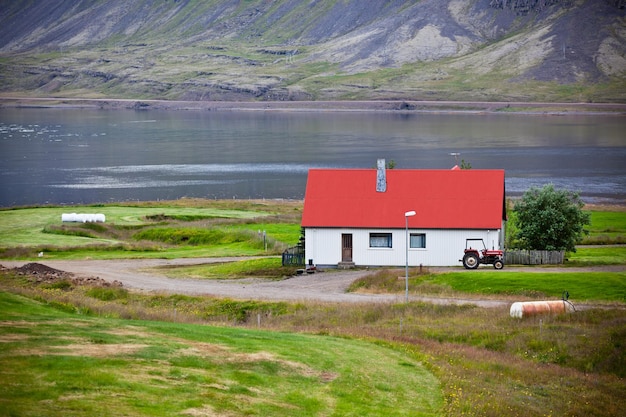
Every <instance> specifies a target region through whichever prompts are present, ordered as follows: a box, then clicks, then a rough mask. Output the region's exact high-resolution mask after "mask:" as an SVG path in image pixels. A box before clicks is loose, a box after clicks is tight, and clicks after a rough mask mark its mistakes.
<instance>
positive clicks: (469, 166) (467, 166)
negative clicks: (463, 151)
mask: <svg viewBox="0 0 626 417" xmlns="http://www.w3.org/2000/svg"><path fill="white" fill-rule="evenodd" d="M461 169H472V164H470V163H469V162H467V161H465V159H461Z"/></svg>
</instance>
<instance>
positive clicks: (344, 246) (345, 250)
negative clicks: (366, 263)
mask: <svg viewBox="0 0 626 417" xmlns="http://www.w3.org/2000/svg"><path fill="white" fill-rule="evenodd" d="M341 262H352V234H351V233H343V234H342V235H341Z"/></svg>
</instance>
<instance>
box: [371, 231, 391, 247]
mask: <svg viewBox="0 0 626 417" xmlns="http://www.w3.org/2000/svg"><path fill="white" fill-rule="evenodd" d="M391 247H392V246H391V233H370V248H391Z"/></svg>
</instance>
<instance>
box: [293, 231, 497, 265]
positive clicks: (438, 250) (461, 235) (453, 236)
mask: <svg viewBox="0 0 626 417" xmlns="http://www.w3.org/2000/svg"><path fill="white" fill-rule="evenodd" d="M344 233H349V234H352V246H353V249H352V260H353V262H354V263H355V265H357V266H404V265H405V263H406V259H407V258H406V256H407V254H406V244H407V239H406V230H405V229H325V228H319V229H316V228H307V229H305V239H306V255H305V256H306V259H307V262H308V260H309V259H312V260H313V262H314V263H315V264H316V265H320V266H334V265H337V264H338V263H339V262H341V250H342V248H341V235H342V234H344ZM370 233H391V234H392V245H393V247H392V248H370V247H369V235H370ZM409 233H424V234H425V235H426V248H425V249H409V251H408V262H409V266H418V265H420V264H422V265H424V266H460V265H461V263H460V262H459V259H461V258H462V257H463V250H464V249H465V239H467V238H478V239H481V238H482V239H483V240H484V241H485V245H487V247H488V248H492V247H493V248H496V249H500V248H501V242H500V237H501V233H500V230H490V231H488V230H423V229H409Z"/></svg>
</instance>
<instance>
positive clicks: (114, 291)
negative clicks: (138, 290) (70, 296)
mask: <svg viewBox="0 0 626 417" xmlns="http://www.w3.org/2000/svg"><path fill="white" fill-rule="evenodd" d="M86 294H87V295H88V296H89V297H92V298H96V299H98V300H102V301H113V300H120V299H126V298H128V291H127V290H126V289H124V288H118V287H112V288H110V287H93V288H90V289H88V290H87V292H86Z"/></svg>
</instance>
